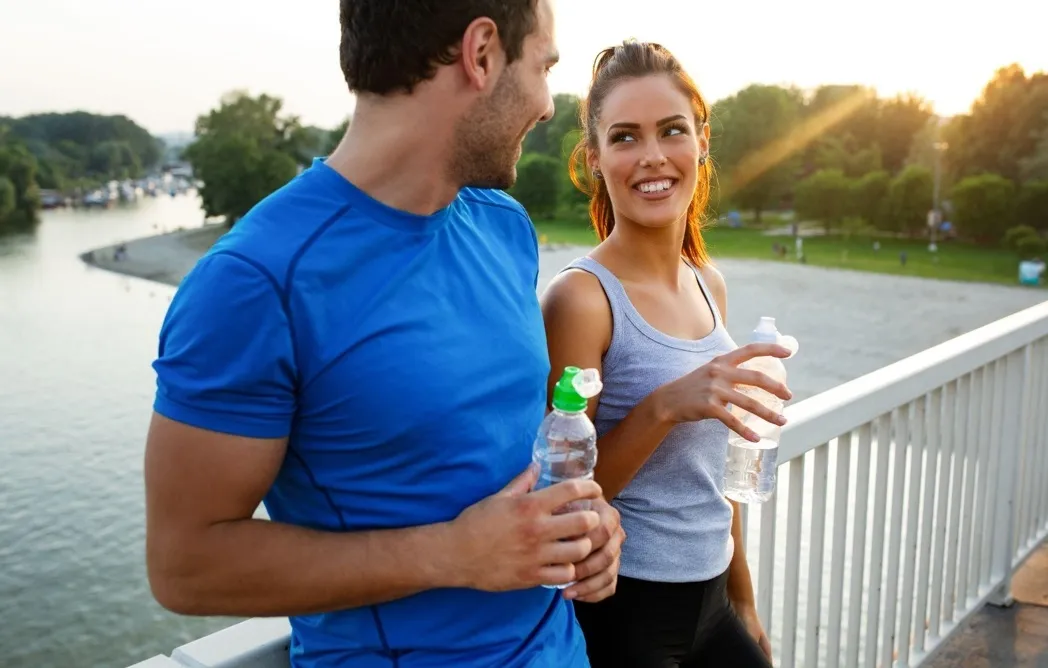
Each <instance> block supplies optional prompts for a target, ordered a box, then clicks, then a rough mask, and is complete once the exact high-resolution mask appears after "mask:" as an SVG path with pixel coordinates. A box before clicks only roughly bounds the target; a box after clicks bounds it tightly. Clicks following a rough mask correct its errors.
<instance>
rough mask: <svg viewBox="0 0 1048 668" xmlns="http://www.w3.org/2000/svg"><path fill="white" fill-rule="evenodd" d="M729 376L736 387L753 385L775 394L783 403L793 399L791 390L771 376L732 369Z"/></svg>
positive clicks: (751, 370) (752, 371)
mask: <svg viewBox="0 0 1048 668" xmlns="http://www.w3.org/2000/svg"><path fill="white" fill-rule="evenodd" d="M727 375H728V378H729V379H730V380H731V382H732V383H734V384H736V385H751V386H753V387H759V388H761V389H762V390H766V391H767V392H770V393H772V394H774V395H775V396H777V397H778V398H780V399H782V400H783V401H789V400H790V399H792V398H793V393H792V392H790V388H788V387H786V386H785V385H784V384H782V383H780V382H779V381H777V380H773V379H772V378H771V376H769V375H768V374H766V373H761V372H760V371H754V370H753V369H732V370H731V372H730V373H729V374H727Z"/></svg>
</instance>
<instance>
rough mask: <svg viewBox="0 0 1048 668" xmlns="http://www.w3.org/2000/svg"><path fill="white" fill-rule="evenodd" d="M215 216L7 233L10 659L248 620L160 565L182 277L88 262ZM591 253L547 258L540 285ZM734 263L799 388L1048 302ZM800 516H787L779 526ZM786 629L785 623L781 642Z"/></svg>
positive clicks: (740, 312) (139, 216)
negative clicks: (168, 386) (158, 533)
mask: <svg viewBox="0 0 1048 668" xmlns="http://www.w3.org/2000/svg"><path fill="white" fill-rule="evenodd" d="M202 222H203V214H202V212H201V210H200V206H199V200H198V199H197V198H196V196H195V195H183V196H179V197H177V198H167V197H164V198H159V199H147V200H143V201H141V202H139V203H137V204H134V205H130V206H128V207H126V208H116V209H110V210H107V211H85V210H59V211H48V212H44V213H43V214H42V221H41V224H40V226H39V227H38V229H37V230H36V232H35V233H34V234H32V235H25V236H18V237H8V238H2V239H0V456H2V461H3V466H2V468H0V511H2V512H0V665H3V666H4V668H28V667H32V668H50V667H52V666H55V667H58V666H77V668H93V667H97V668H103V667H104V668H123V667H125V666H128V665H130V664H133V663H135V662H137V661H141V660H143V659H146V658H148V657H150V656H152V655H154V654H159V653H163V654H167V653H169V652H170V651H171V650H172V649H173V648H175V647H176V646H178V645H180V644H182V643H185V642H187V641H189V640H192V639H193V638H196V637H199V636H200V635H203V634H206V633H208V632H210V631H213V630H216V629H218V628H221V627H223V626H226V625H228V624H230V623H231V622H232V621H233V620H229V619H193V618H185V617H179V616H176V615H173V614H171V613H168V612H166V611H165V610H163V609H162V608H161V607H160V606H159V605H157V604H156V602H155V601H154V600H153V598H152V596H151V595H150V592H149V587H148V584H147V581H146V576H145V565H144V551H143V538H144V513H143V488H142V455H143V445H144V441H145V433H146V429H147V425H148V420H149V415H150V408H151V403H152V398H153V390H154V375H153V371H152V368H151V367H150V363H151V362H152V360H153V358H154V355H155V353H156V342H157V333H158V331H159V328H160V324H161V321H162V319H163V316H164V312H165V310H166V308H167V305H168V302H169V299H170V297H171V295H172V294H173V293H174V288H173V287H170V286H166V285H161V284H157V283H152V282H149V281H145V280H141V279H134V278H127V277H123V276H119V275H116V274H112V273H109V272H106V271H103V270H100V269H93V268H90V267H88V266H86V265H85V264H84V263H83V262H81V260H80V259H79V257H78V256H79V254H80V253H83V252H84V251H87V250H90V249H94V248H97V247H100V246H106V245H110V244H115V243H119V242H121V241H124V240H128V239H133V238H137V237H143V236H148V235H152V234H156V233H158V232H161V231H170V230H173V229H176V228H178V227H190V226H194V225H200V224H202ZM579 252H580V251H578V249H566V250H561V251H554V252H548V253H543V256H542V272H541V280H540V283H541V284H542V285H544V284H545V283H546V281H548V280H549V279H550V278H552V277H553V276H554V275H555V273H556V271H557V270H558V269H559V268H561V267H563V266H564V265H565V264H566V263H567V262H569V261H570V260H571V259H573V258H574V257H575V256H577V255H578V254H579ZM720 268H721V270H722V271H723V272H724V274H725V276H726V279H727V282H728V285H729V308H728V315H729V329H730V330H731V334H732V335H733V336H734V338H735V339H736V341H739V342H744V341H745V340H746V337H747V334H748V332H749V330H750V329H751V328H752V326H753V324H755V323H756V321H757V318H758V317H759V316H761V315H766V314H772V315H777V316H780V318H779V319H780V324H781V325H782V327H783V331H784V332H786V333H789V334H794V335H796V336H797V338H798V339H799V340H800V341H801V351H800V354H799V355H798V357H797V358H796V359H795V360H791V361H790V362H789V368H790V374H791V381H790V385H791V388H792V389H793V390H794V394H795V396H796V397H797V399H798V400H799V399H803V398H805V397H808V396H811V395H813V394H815V393H817V392H822V391H824V390H828V389H831V388H832V387H834V386H836V385H837V384H838V383H841V382H844V381H846V380H849V379H851V378H854V377H856V376H859V375H861V374H863V373H867V372H869V371H873V370H875V369H877V368H879V367H881V366H883V365H885V364H889V363H891V362H894V361H897V360H899V359H902V358H904V357H906V356H907V355H910V354H913V353H916V352H919V351H920V350H923V349H924V348H926V347H928V346H931V345H935V344H937V343H941V342H943V341H945V340H947V339H949V338H951V337H953V336H956V335H958V334H961V333H963V332H966V331H968V330H970V329H972V328H975V327H978V326H980V325H982V324H985V323H988V322H991V321H993V320H995V319H997V318H1000V317H1003V316H1004V315H1007V314H1009V313H1012V312H1015V311H1017V310H1020V309H1022V308H1025V307H1027V306H1030V305H1033V304H1035V303H1038V302H1039V301H1041V300H1042V299H1044V297H1045V292H1044V291H1042V290H1029V289H1021V288H1014V287H1012V288H1009V287H1005V286H995V285H977V284H961V283H953V282H945V281H928V280H920V279H913V278H908V277H901V276H879V275H873V274H860V273H855V272H841V271H833V270H827V269H820V268H817V267H808V266H801V265H796V264H790V263H768V262H757V261H741V260H739V261H724V262H722V263H720ZM854 465H855V461H853V466H854ZM830 470H833V468H832V467H831V469H830ZM783 482H784V481H782V480H780V485H781V484H782V483H783ZM852 489H853V490H854V487H853V488H852ZM830 498H832V497H830ZM784 510H785V504H781V505H780V511H784ZM780 515H782V513H780ZM830 516H832V513H830ZM785 526H786V522H785V517H784V516H781V517H780V518H779V530H780V532H781V531H784V530H785ZM753 529H754V527H751V533H750V537H751V538H756V536H755V535H754V531H753ZM802 545H803V546H804V549H805V550H806V546H807V539H806V537H805V539H804V540H803V542H802ZM827 563H828V562H827ZM780 586H781V585H780ZM801 591H802V592H803V591H804V588H803V586H802V588H801ZM823 592H824V596H825V595H826V594H825V592H827V589H826V588H824V589H823ZM780 600H781V599H780ZM780 626H781V625H780ZM779 633H780V629H779V628H773V632H772V636H773V641H774V642H776V644H777V643H778V640H779V638H778V634H779Z"/></svg>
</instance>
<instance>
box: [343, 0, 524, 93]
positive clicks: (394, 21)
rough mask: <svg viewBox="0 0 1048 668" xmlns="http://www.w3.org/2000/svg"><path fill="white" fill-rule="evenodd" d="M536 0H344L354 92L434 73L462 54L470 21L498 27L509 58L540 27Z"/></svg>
mask: <svg viewBox="0 0 1048 668" xmlns="http://www.w3.org/2000/svg"><path fill="white" fill-rule="evenodd" d="M535 6H536V0H342V10H341V23H342V44H341V47H340V49H339V53H340V55H341V58H342V74H343V75H344V76H345V78H346V83H347V84H348V85H349V89H350V90H351V91H353V92H366V93H374V94H377V95H385V94H387V93H393V92H398V91H403V92H406V93H410V92H411V91H412V90H413V89H414V87H415V86H416V85H417V84H418V83H420V82H422V81H426V80H427V79H430V78H432V77H433V75H434V74H436V71H437V67H438V66H439V65H450V64H451V63H453V62H455V59H456V58H457V57H458V55H459V48H460V45H461V42H462V34H463V33H464V32H465V31H466V27H467V26H469V24H470V23H472V22H473V21H475V20H476V19H478V18H480V17H488V18H490V19H491V20H492V21H494V22H495V25H496V26H497V27H498V31H499V38H500V39H501V40H502V46H503V48H504V49H505V51H506V57H507V61H508V63H512V62H513V61H515V60H517V59H518V58H520V56H521V53H522V51H523V48H524V38H525V37H527V36H528V35H529V34H530V33H531V31H532V30H534V27H535Z"/></svg>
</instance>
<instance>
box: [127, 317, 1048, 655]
mask: <svg viewBox="0 0 1048 668" xmlns="http://www.w3.org/2000/svg"><path fill="white" fill-rule="evenodd" d="M787 416H788V417H789V420H790V424H789V425H788V426H787V427H786V428H785V430H784V432H783V437H782V442H781V446H780V456H779V460H780V464H779V478H778V489H777V491H776V493H775V495H774V496H773V497H772V498H771V500H770V501H768V502H767V503H764V504H762V505H759V506H748V507H745V510H744V520H745V527H746V528H745V536H746V539H745V540H746V550H747V556H748V559H749V561H750V565H751V570H752V572H753V574H754V579H755V582H754V584H755V586H756V588H757V604H758V610H759V613H760V616H761V619H762V620H763V622H764V624H765V627H766V630H767V631H768V633H769V634H770V636H771V638H772V643H773V646H774V651H775V665H776V666H782V667H785V668H792V667H795V666H796V667H800V666H804V667H812V668H815V667H819V668H821V667H827V668H837V667H839V666H845V667H847V668H853V667H857V666H863V667H866V668H878V667H879V668H889V667H904V666H906V667H910V666H912V667H917V666H920V667H924V668H942V667H945V666H956V665H965V666H969V665H971V666H994V667H995V668H998V667H999V668H1007V667H1008V666H1019V665H1031V666H1033V665H1037V666H1044V665H1048V608H1041V607H1037V606H1036V605H1031V604H1035V603H1040V604H1042V605H1048V548H1043V547H1042V545H1043V544H1044V543H1045V537H1046V535H1048V301H1046V302H1044V303H1042V304H1040V305H1037V306H1034V307H1032V308H1029V309H1026V310H1024V311H1020V312H1018V313H1015V314H1013V315H1011V316H1008V317H1006V318H1003V319H1001V320H998V321H996V322H993V323H991V324H989V325H986V326H985V327H982V328H980V329H977V330H974V331H972V332H969V333H968V334H964V335H962V336H959V337H957V338H955V339H952V340H950V341H947V342H946V343H943V344H941V345H938V346H935V347H933V348H929V349H928V350H925V351H923V352H921V353H918V354H916V355H913V356H912V357H909V358H907V359H904V360H902V361H900V362H897V363H895V364H892V365H889V366H886V367H884V368H882V369H879V370H878V371H875V372H873V373H870V374H867V375H865V376H862V377H860V378H857V379H855V380H853V381H850V382H848V383H845V384H843V385H840V386H838V387H836V388H834V389H832V390H829V391H827V392H823V393H822V394H819V395H816V396H814V397H811V398H810V399H806V400H804V401H802V402H800V403H797V404H796V405H793V406H791V407H789V408H788V409H787ZM1028 560H1029V564H1027V561H1028ZM1013 578H1016V580H1015V581H1014V582H1013ZM1020 580H1021V581H1022V582H1021V584H1022V587H1023V589H1024V590H1026V593H1025V594H1024V596H1022V597H1020V598H1021V599H1022V600H1025V601H1026V602H1025V603H1023V602H1020V603H1016V602H1015V598H1014V597H1013V591H1014V590H1015V589H1016V588H1017V587H1018V585H1019V584H1020ZM1030 592H1033V593H1030ZM1032 599H1037V600H1032ZM288 635H289V627H288V624H287V620H286V619H279V618H278V619H251V620H247V621H244V622H242V623H240V624H237V625H235V626H232V627H230V628H228V629H224V630H222V631H219V632H218V633H215V634H213V635H210V636H207V637H204V638H201V639H198V640H196V641H194V642H191V643H189V644H187V645H185V646H182V647H179V648H177V649H175V650H174V651H173V652H172V653H171V655H170V656H166V655H161V656H156V657H153V658H151V659H148V660H146V661H144V662H142V663H139V664H136V666H135V667H134V668H164V667H166V668H176V667H181V668H185V667H187V666H193V667H195V668H287V666H288V655H287V647H288ZM962 661H963V663H962Z"/></svg>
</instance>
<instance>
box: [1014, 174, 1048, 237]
mask: <svg viewBox="0 0 1048 668" xmlns="http://www.w3.org/2000/svg"><path fill="white" fill-rule="evenodd" d="M1015 218H1016V221H1017V222H1019V223H1023V224H1025V225H1032V226H1033V227H1035V228H1037V229H1039V230H1048V180H1044V181H1027V182H1026V183H1024V184H1023V185H1022V187H1021V188H1020V189H1019V197H1018V200H1017V201H1016V204H1015Z"/></svg>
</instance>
